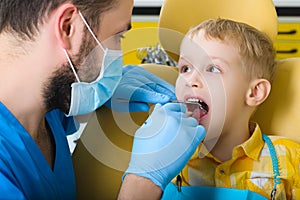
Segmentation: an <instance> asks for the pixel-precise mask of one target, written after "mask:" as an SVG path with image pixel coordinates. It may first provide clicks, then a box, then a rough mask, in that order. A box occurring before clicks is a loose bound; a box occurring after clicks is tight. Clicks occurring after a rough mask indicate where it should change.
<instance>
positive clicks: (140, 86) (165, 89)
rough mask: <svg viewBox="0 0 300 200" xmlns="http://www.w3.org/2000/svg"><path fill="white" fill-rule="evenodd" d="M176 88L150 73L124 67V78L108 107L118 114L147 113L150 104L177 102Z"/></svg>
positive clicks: (136, 68) (131, 67) (129, 66)
mask: <svg viewBox="0 0 300 200" xmlns="http://www.w3.org/2000/svg"><path fill="white" fill-rule="evenodd" d="M174 91H175V89H174V86H173V85H171V84H170V83H168V82H166V81H165V80H163V79H161V78H159V77H157V76H155V75H154V74H152V73H150V72H149V71H147V70H145V69H143V68H141V67H139V66H133V65H127V66H125V67H123V77H122V79H121V81H120V83H119V85H118V87H117V89H116V90H115V92H114V94H113V96H112V98H111V99H110V100H109V101H107V102H106V103H105V105H106V106H108V107H110V108H111V109H113V110H115V111H117V112H146V111H148V110H149V105H148V103H152V104H156V103H161V104H165V103H167V102H169V101H170V100H175V99H176V96H175V92H174Z"/></svg>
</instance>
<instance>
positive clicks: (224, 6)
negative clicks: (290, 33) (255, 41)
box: [159, 0, 278, 60]
mask: <svg viewBox="0 0 300 200" xmlns="http://www.w3.org/2000/svg"><path fill="white" fill-rule="evenodd" d="M218 17H221V18H227V19H231V20H235V21H239V22H244V23H247V24H249V25H252V26H253V27H256V28H257V29H259V30H261V31H263V32H265V33H266V34H267V35H269V37H270V38H271V39H272V40H273V41H275V38H276V36H277V24H278V20H277V13H276V10H275V6H274V4H273V1H272V0H251V1H249V0H226V1H225V0H184V1H183V0H164V4H163V6H162V10H161V13H160V17H159V28H160V30H159V38H160V42H161V44H162V46H163V47H164V49H165V50H166V51H168V53H170V55H171V56H172V57H173V58H174V59H175V60H177V58H178V55H179V53H178V52H179V47H180V42H181V39H182V37H183V36H184V35H185V34H186V33H187V31H188V30H189V29H190V28H192V27H194V26H196V25H197V24H199V23H200V22H202V21H204V20H206V19H209V18H218Z"/></svg>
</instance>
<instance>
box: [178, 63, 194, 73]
mask: <svg viewBox="0 0 300 200" xmlns="http://www.w3.org/2000/svg"><path fill="white" fill-rule="evenodd" d="M190 71H191V68H189V67H188V66H187V65H183V66H181V67H180V73H188V72H190Z"/></svg>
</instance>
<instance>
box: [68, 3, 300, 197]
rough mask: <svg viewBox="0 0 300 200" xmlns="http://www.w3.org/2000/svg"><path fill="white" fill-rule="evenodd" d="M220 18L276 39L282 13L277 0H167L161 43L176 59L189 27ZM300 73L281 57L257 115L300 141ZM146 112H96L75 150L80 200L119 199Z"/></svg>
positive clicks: (170, 75)
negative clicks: (137, 134)
mask: <svg viewBox="0 0 300 200" xmlns="http://www.w3.org/2000/svg"><path fill="white" fill-rule="evenodd" d="M254 13H255V14H254ZM216 17H223V18H229V19H232V20H236V21H242V22H245V23H248V24H250V25H252V26H254V27H256V28H258V29H260V30H262V31H264V32H266V33H267V34H268V35H269V36H270V37H271V38H272V40H273V41H274V40H275V38H276V35H277V15H276V11H275V7H274V5H273V3H272V0H252V1H248V0H226V1H223V0H209V1H206V0H186V1H183V0H165V1H164V5H163V8H162V10H161V14H160V20H159V27H160V28H161V29H160V30H159V38H160V42H161V44H162V46H163V47H164V49H165V50H167V51H168V53H170V55H172V57H173V58H174V59H175V60H176V59H177V58H178V50H179V45H180V39H181V38H182V36H183V35H184V34H185V33H186V32H187V31H188V29H189V28H191V27H193V26H195V25H197V24H198V23H200V22H201V21H203V20H205V19H208V18H216ZM133 31H134V30H133ZM173 33H175V34H173ZM126 40H129V41H130V40H135V38H129V37H127V38H126ZM297 65H299V66H297ZM141 67H144V68H146V69H147V70H149V71H150V72H152V73H154V74H156V75H157V76H159V77H161V78H163V79H165V80H166V81H168V82H170V83H171V84H174V83H175V81H176V78H177V70H176V69H175V68H174V67H169V66H160V65H155V64H146V65H141ZM299 75H300V58H295V59H286V60H282V61H281V63H280V65H279V66H278V73H277V76H276V78H275V81H274V83H273V88H272V92H271V96H270V98H269V99H268V100H267V101H266V102H265V103H264V104H263V105H262V106H261V107H260V108H259V109H258V110H257V112H256V113H255V115H254V116H253V119H254V120H255V121H257V122H258V123H259V124H260V126H261V128H262V130H263V132H264V133H266V134H275V135H283V136H288V137H290V138H292V139H294V140H296V141H298V142H300V139H299V138H300V137H297V134H298V133H300V126H297V122H298V121H299V118H300V93H299V94H298V91H297V89H298V88H299V85H300V83H298V81H297V78H298V77H299ZM147 116H148V113H127V114H120V113H116V112H113V111H111V110H110V109H108V108H106V107H101V108H100V109H98V110H97V111H96V112H95V113H94V114H92V116H91V117H90V120H89V122H88V124H87V126H86V128H85V129H84V131H83V134H82V136H81V139H80V140H79V141H78V144H77V147H76V149H75V151H74V153H73V163H74V170H75V175H76V184H77V199H116V198H117V195H118V191H119V188H120V185H121V177H122V174H123V172H124V170H125V169H126V167H127V164H128V162H129V159H130V150H131V145H132V140H133V134H134V132H135V130H136V129H137V128H138V127H139V126H140V125H141V124H142V123H143V122H144V121H145V119H146V118H147Z"/></svg>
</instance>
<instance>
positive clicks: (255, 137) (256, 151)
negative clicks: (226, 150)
mask: <svg viewBox="0 0 300 200" xmlns="http://www.w3.org/2000/svg"><path fill="white" fill-rule="evenodd" d="M249 130H250V133H251V132H252V135H251V137H250V138H249V139H248V140H247V141H246V142H244V143H243V144H241V145H239V146H237V148H239V147H241V148H243V150H244V152H245V154H246V155H247V156H248V157H249V158H252V159H254V160H257V159H258V157H259V155H260V152H261V150H262V148H263V147H264V144H265V142H264V140H263V138H262V132H261V130H260V127H259V125H258V124H257V123H254V122H252V123H250V124H249ZM252 130H253V131H252Z"/></svg>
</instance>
